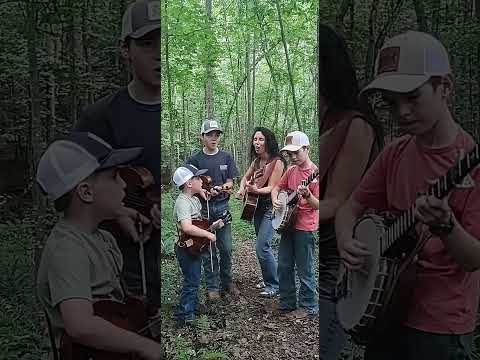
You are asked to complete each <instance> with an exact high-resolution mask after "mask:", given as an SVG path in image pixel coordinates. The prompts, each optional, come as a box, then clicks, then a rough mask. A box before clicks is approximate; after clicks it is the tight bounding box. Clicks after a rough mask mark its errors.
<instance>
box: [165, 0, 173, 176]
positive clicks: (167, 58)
mask: <svg viewBox="0 0 480 360" xmlns="http://www.w3.org/2000/svg"><path fill="white" fill-rule="evenodd" d="M164 19H165V40H164V42H165V75H166V77H167V97H168V100H167V101H168V104H167V106H168V122H169V123H168V134H169V138H170V149H171V150H172V151H173V149H174V146H175V138H174V136H175V124H174V118H173V104H172V76H171V74H170V48H169V42H170V39H169V38H168V0H165V14H164ZM168 168H169V170H170V171H171V170H172V169H173V168H174V164H173V157H172V156H169V157H168Z"/></svg>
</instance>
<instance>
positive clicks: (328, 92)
mask: <svg viewBox="0 0 480 360" xmlns="http://www.w3.org/2000/svg"><path fill="white" fill-rule="evenodd" d="M318 55H319V56H318V62H319V64H318V65H319V70H318V71H319V73H318V84H319V92H320V95H322V96H323V97H325V99H326V100H327V101H328V102H329V104H330V106H331V108H332V109H333V110H349V109H355V108H356V107H357V105H358V100H357V98H358V92H359V89H358V81H357V76H356V74H355V69H354V68H353V64H352V61H351V59H350V55H349V53H348V50H347V44H346V43H345V40H344V39H343V38H342V37H341V36H340V35H339V34H337V32H335V30H333V29H332V28H331V27H330V26H327V25H323V24H320V25H319V28H318Z"/></svg>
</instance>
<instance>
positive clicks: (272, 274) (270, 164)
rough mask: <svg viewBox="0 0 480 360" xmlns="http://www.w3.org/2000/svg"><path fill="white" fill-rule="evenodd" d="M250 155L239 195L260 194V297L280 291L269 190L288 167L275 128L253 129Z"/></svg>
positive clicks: (257, 215)
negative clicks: (280, 151) (280, 150)
mask: <svg viewBox="0 0 480 360" xmlns="http://www.w3.org/2000/svg"><path fill="white" fill-rule="evenodd" d="M250 156H251V158H252V159H253V160H252V163H251V165H250V167H249V168H248V170H247V171H246V173H245V175H244V176H243V178H242V180H241V182H240V189H239V190H238V192H237V198H243V197H244V196H245V194H246V192H248V193H249V194H253V195H255V196H257V195H258V203H257V207H256V209H255V213H254V215H253V224H254V226H255V234H256V236H257V239H256V246H255V249H256V253H257V258H258V262H259V264H260V268H261V270H262V277H263V283H261V285H259V286H258V287H259V288H262V290H263V291H262V292H261V293H260V295H261V296H265V297H273V296H275V295H276V294H277V293H278V276H277V261H276V260H275V257H274V255H273V252H272V238H273V227H272V201H271V198H270V192H271V191H272V189H273V187H274V186H275V185H276V184H277V183H278V182H279V180H280V178H281V176H282V174H283V171H284V170H285V162H284V159H283V158H282V157H281V156H280V155H279V150H278V143H277V140H276V138H275V135H274V134H273V132H272V131H270V130H269V129H267V128H264V127H257V128H255V129H254V130H253V134H252V138H251V147H250Z"/></svg>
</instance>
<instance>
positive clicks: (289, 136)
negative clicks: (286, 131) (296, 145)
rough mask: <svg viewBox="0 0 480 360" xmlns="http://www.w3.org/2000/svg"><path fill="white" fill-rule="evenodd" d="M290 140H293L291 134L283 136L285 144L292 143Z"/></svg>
mask: <svg viewBox="0 0 480 360" xmlns="http://www.w3.org/2000/svg"><path fill="white" fill-rule="evenodd" d="M292 142H293V136H292V135H288V136H287V137H286V138H285V145H292Z"/></svg>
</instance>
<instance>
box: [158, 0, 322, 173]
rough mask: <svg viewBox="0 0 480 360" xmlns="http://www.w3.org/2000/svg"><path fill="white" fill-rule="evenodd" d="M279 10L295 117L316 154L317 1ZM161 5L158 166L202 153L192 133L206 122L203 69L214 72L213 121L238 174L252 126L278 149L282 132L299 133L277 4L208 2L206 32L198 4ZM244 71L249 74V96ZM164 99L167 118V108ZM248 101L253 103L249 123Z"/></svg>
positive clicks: (286, 3) (194, 0)
mask: <svg viewBox="0 0 480 360" xmlns="http://www.w3.org/2000/svg"><path fill="white" fill-rule="evenodd" d="M280 5H281V10H282V19H283V22H284V27H285V31H286V37H287V42H288V47H289V53H290V62H291V64H292V68H293V73H294V84H295V92H296V96H297V99H298V107H299V114H300V115H299V116H300V120H301V122H302V124H303V127H304V131H305V132H306V133H307V134H309V135H310V137H311V141H312V145H313V146H312V148H314V149H315V148H316V146H315V144H316V134H317V133H318V123H317V119H316V116H315V114H316V101H315V88H316V84H315V80H316V76H315V43H316V38H315V24H316V3H315V2H312V1H309V0H302V1H293V0H281V1H280ZM165 6H166V7H167V11H165V10H164V9H163V8H162V10H163V11H162V24H163V26H164V28H163V31H162V36H163V37H162V47H163V48H162V69H165V71H163V72H162V103H163V104H165V106H163V107H162V114H161V116H162V119H165V121H162V134H163V135H162V150H163V151H162V162H163V163H169V162H173V163H175V164H177V163H180V162H182V161H183V160H185V158H186V157H187V156H188V155H190V154H191V153H192V152H193V151H194V150H195V149H198V148H199V147H200V143H199V139H198V132H199V131H198V130H199V128H200V124H201V122H202V120H203V119H204V118H205V116H206V115H205V96H204V93H205V81H206V76H207V72H206V68H205V65H206V63H209V64H211V65H212V66H213V73H212V81H213V88H214V90H213V93H214V95H213V98H214V113H215V117H216V118H217V119H218V120H219V121H220V123H221V125H222V126H223V127H224V128H225V130H226V132H225V137H224V138H223V139H222V142H221V146H222V147H224V148H226V149H227V150H229V151H230V152H232V153H233V154H234V156H235V159H236V161H237V164H238V166H239V168H240V170H241V171H242V172H243V171H244V170H245V168H246V166H247V163H249V159H248V148H249V141H250V136H251V131H252V130H253V127H254V126H260V125H262V126H266V127H269V128H271V129H272V130H273V131H274V132H275V134H276V136H277V140H278V141H279V143H282V142H283V138H284V136H285V135H286V133H287V132H289V131H293V130H296V129H297V124H296V120H295V117H294V111H293V104H292V94H291V91H290V90H289V89H290V84H289V79H288V73H287V67H286V59H285V53H284V49H283V45H282V43H281V37H280V28H279V25H278V15H277V11H276V7H275V2H272V1H265V0H246V1H243V0H242V1H241V0H239V1H236V2H213V18H212V22H211V24H210V26H207V25H205V3H204V2H203V1H199V0H189V1H183V2H168V6H167V5H165ZM167 34H168V37H167ZM167 45H168V58H167V51H166V47H167ZM267 59H268V61H269V63H268V62H267ZM167 62H168V71H167V66H166V65H167ZM270 65H271V66H270ZM247 73H250V74H249V75H250V77H249V80H250V93H248V91H247V81H246V74H247ZM253 73H255V74H254V75H253ZM253 76H255V83H253ZM169 83H170V86H171V90H170V94H169V93H168V91H169V87H168V84H169ZM254 85H255V86H254ZM169 95H170V98H171V99H172V101H171V104H170V105H171V108H172V111H171V112H169V111H170V106H167V105H168V104H169ZM247 98H248V99H250V100H247ZM248 102H250V103H252V107H250V112H251V114H252V116H253V118H252V119H251V120H250V121H249V119H248V113H249V110H248V109H249V106H248ZM170 118H171V119H172V121H173V127H172V124H171V123H170ZM172 147H173V148H172ZM315 157H316V154H315V151H314V158H315Z"/></svg>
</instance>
